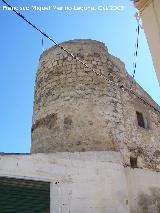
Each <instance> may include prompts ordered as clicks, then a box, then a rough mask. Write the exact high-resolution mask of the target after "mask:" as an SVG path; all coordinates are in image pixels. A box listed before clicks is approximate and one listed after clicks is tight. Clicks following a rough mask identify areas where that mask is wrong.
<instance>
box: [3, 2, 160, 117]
mask: <svg viewBox="0 0 160 213" xmlns="http://www.w3.org/2000/svg"><path fill="white" fill-rule="evenodd" d="M2 2H3V3H5V4H6V5H7V6H8V7H9V8H11V9H12V11H13V12H15V13H16V14H17V15H18V16H19V17H20V18H22V19H23V20H24V21H25V22H26V23H28V24H29V25H30V26H32V27H33V28H34V29H35V30H37V31H38V32H40V33H41V34H42V35H43V36H44V37H46V38H48V39H49V40H50V41H52V42H53V43H54V44H55V45H56V46H58V47H59V48H60V49H61V50H63V51H64V52H66V53H67V54H68V55H70V56H71V57H72V58H73V59H75V60H76V61H79V62H80V63H81V64H83V65H84V66H85V67H86V68H88V69H90V70H91V71H92V72H94V73H95V74H96V75H98V76H100V77H101V78H103V79H105V80H106V81H108V82H110V83H112V84H114V85H116V86H117V87H119V88H120V89H121V90H123V91H126V92H128V93H129V94H133V95H135V96H136V97H137V98H138V99H139V100H141V101H142V102H143V103H144V104H146V105H148V106H149V107H151V108H153V109H154V110H155V111H157V112H159V113H160V111H159V110H158V109H157V108H156V107H154V106H153V105H151V104H150V103H148V102H147V101H146V100H145V99H144V98H142V97H141V96H139V95H138V94H137V93H136V92H134V91H133V90H132V89H128V88H127V87H125V86H124V85H123V84H119V83H117V82H115V81H112V80H110V79H108V78H106V77H105V76H104V75H102V74H100V73H99V72H97V71H96V70H95V69H93V68H92V67H91V66H89V65H88V64H86V63H85V62H83V61H82V60H80V59H79V58H78V57H77V56H75V55H74V54H73V53H71V52H69V51H68V50H67V49H65V48H64V47H63V46H61V45H59V44H58V43H57V42H56V41H55V40H53V39H52V38H50V37H49V36H48V35H47V34H46V33H44V32H43V31H42V30H40V29H39V28H38V27H37V26H35V25H34V24H32V23H31V22H30V21H28V19H26V18H25V17H24V16H23V15H22V14H21V13H18V12H17V11H16V10H15V9H14V7H12V6H11V5H9V4H8V3H7V2H6V1H5V0H2ZM138 30H139V28H138ZM138 32H139V31H138Z"/></svg>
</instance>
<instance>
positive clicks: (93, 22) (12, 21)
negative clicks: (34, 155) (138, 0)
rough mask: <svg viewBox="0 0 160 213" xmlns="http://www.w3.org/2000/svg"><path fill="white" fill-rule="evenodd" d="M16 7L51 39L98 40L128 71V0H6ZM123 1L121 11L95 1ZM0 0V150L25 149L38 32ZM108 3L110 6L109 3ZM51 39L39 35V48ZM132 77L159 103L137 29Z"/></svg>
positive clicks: (131, 32)
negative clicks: (40, 8) (42, 8)
mask: <svg viewBox="0 0 160 213" xmlns="http://www.w3.org/2000/svg"><path fill="white" fill-rule="evenodd" d="M7 1H8V3H10V4H12V5H14V6H24V7H26V6H29V7H30V10H29V11H18V12H21V13H22V14H23V15H25V16H26V18H28V19H29V20H30V21H32V22H33V23H34V24H35V25H37V26H38V27H39V28H41V29H42V31H45V32H46V33H47V34H48V35H49V36H50V37H52V38H53V39H55V40H56V41H57V42H62V41H66V40H71V39H75V38H89V39H95V40H99V41H102V42H104V43H105V44H106V46H107V47H108V50H109V52H110V53H111V54H113V55H115V56H116V57H118V58H120V59H121V60H122V61H124V62H125V65H126V69H127V71H128V72H129V73H130V74H131V73H132V72H133V68H132V67H133V59H134V57H133V53H134V49H135V48H134V45H135V42H136V36H137V34H136V26H137V23H136V20H135V18H134V14H135V12H136V9H135V8H134V7H133V5H132V2H130V1H129V0H99V1H98V0H94V1H93V0H59V1H58V0H57V1H54V0H46V1H43V0H24V1H22V0H7ZM112 5H114V6H115V5H116V6H119V5H121V6H123V7H124V9H123V10H121V11H100V10H98V9H97V8H98V7H99V9H100V8H101V7H100V6H104V7H105V6H112ZM3 6H4V3H2V2H1V1H0V26H1V33H0V41H1V52H0V59H1V60H0V67H1V75H0V80H1V81H0V82H1V84H0V91H1V92H0V100H1V104H0V107H1V122H0V130H1V134H0V152H29V151H30V144H31V125H32V111H33V96H34V80H35V74H36V70H37V67H38V60H39V56H40V54H41V53H42V45H41V39H42V36H41V35H40V34H39V33H38V32H36V31H35V30H34V29H32V28H31V27H30V26H29V25H27V24H26V23H25V22H24V21H23V20H21V19H20V18H19V17H18V16H16V15H15V14H14V13H13V12H12V11H6V10H3ZM32 6H63V7H65V6H66V7H67V6H68V7H73V6H76V7H77V6H79V7H83V6H88V7H89V6H90V7H93V6H94V7H95V8H96V9H97V10H96V11H90V10H88V11H85V12H82V11H75V10H71V11H66V10H62V11H57V10H51V11H33V10H32V9H31V8H32ZM110 8H111V7H110ZM52 45H53V44H52V43H51V42H50V41H48V40H47V39H44V48H45V49H46V48H49V47H51V46H52ZM139 45H140V47H139V52H138V60H137V70H136V75H135V79H136V81H137V82H138V83H139V84H140V85H141V86H142V87H143V88H144V89H145V90H146V91H147V92H148V93H149V94H150V95H151V97H152V98H153V99H154V100H155V101H156V102H157V103H158V104H160V96H159V92H160V88H159V85H158V80H157V78H156V74H155V71H154V67H153V64H152V59H151V55H150V52H149V48H148V44H147V41H146V38H145V35H144V32H143V30H141V31H140V38H139Z"/></svg>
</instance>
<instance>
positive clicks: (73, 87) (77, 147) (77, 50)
mask: <svg viewBox="0 0 160 213" xmlns="http://www.w3.org/2000/svg"><path fill="white" fill-rule="evenodd" d="M62 45H63V46H64V47H65V48H66V49H68V50H70V51H72V52H73V53H74V54H75V55H77V56H78V57H79V58H80V59H82V60H84V61H86V62H87V63H88V64H91V66H92V67H93V68H95V69H96V70H98V71H99V72H100V73H102V74H104V75H105V76H106V77H107V78H109V79H113V78H114V79H115V80H116V81H118V77H119V76H117V75H116V72H118V71H119V70H118V69H117V68H116V67H114V73H113V72H112V64H111V63H110V61H109V59H108V57H109V54H108V52H107V49H106V48H105V46H104V45H103V44H102V43H100V42H96V41H90V40H75V41H71V42H66V43H63V44H62ZM120 101H121V100H120V92H119V91H118V89H117V87H116V86H112V85H111V84H110V83H108V82H106V81H104V80H103V79H101V78H99V77H97V76H96V75H95V74H94V73H93V72H91V71H90V70H89V69H86V68H84V65H82V64H80V63H79V62H77V61H76V60H74V59H72V57H70V56H67V54H66V53H65V52H63V51H62V50H61V49H59V48H58V47H53V48H51V49H49V50H48V51H46V52H45V53H44V54H42V56H41V58H40V67H39V69H38V72H37V78H36V86H35V103H34V114H33V127H32V152H55V151H71V152H72V151H89V150H99V151H102V150H118V143H117V140H118V139H117V138H116V132H119V131H122V130H121V128H122V125H121V123H122V120H121V119H122V116H121V114H122V107H121V103H120ZM46 116H47V118H48V119H50V120H52V119H53V120H52V121H49V122H45V120H46ZM40 123H41V124H40ZM51 123H52V125H50V124H51ZM47 124H48V125H47ZM117 126H118V128H117Z"/></svg>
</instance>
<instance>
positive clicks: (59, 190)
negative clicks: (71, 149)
mask: <svg viewBox="0 0 160 213" xmlns="http://www.w3.org/2000/svg"><path fill="white" fill-rule="evenodd" d="M121 162H122V161H121V156H120V153H118V152H111V151H107V152H81V153H78V152H76V153H54V154H31V155H23V154H18V155H16V154H15V155H7V154H4V155H0V176H6V177H15V178H25V179H33V180H43V181H49V182H51V187H50V191H51V213H81V212H83V213H129V212H132V213H158V212H160V173H158V172H155V171H152V170H148V169H131V168H124V167H123V165H122V163H121Z"/></svg>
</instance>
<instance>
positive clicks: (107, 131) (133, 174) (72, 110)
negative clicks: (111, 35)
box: [0, 39, 160, 213]
mask: <svg viewBox="0 0 160 213" xmlns="http://www.w3.org/2000/svg"><path fill="white" fill-rule="evenodd" d="M61 45H62V46H63V47H64V48H65V49H67V50H69V51H71V52H72V53H73V55H75V56H76V57H78V58H79V59H80V60H82V61H84V62H85V63H86V64H88V66H89V67H91V69H90V68H86V67H85V66H84V65H83V64H82V63H80V62H79V61H77V60H76V59H75V58H74V57H71V56H70V55H68V54H66V52H64V51H62V50H61V49H60V48H59V47H58V46H54V47H52V48H50V49H48V50H46V51H45V52H44V53H43V54H42V55H41V57H40V61H39V67H38V70H37V75H36V82H35V97H34V110H33V124H32V147H31V154H29V155H25V154H19V155H18V154H17V155H16V154H15V155H8V154H1V156H0V168H1V170H0V176H1V178H2V180H1V179H0V182H4V180H3V178H8V180H7V183H6V182H5V183H6V184H7V188H8V185H9V186H10V184H9V183H10V182H14V183H15V179H17V180H18V179H19V180H22V179H23V181H24V180H28V179H29V180H32V181H41V182H40V183H37V187H38V190H40V187H41V188H42V189H43V192H44V188H45V186H46V185H45V184H44V185H43V184H42V182H44V183H46V184H47V183H49V184H50V188H49V193H50V204H49V207H46V210H45V212H48V211H49V210H48V209H47V208H50V212H52V213H60V212H61V213H62V212H63V213H69V212H70V213H81V212H86V213H90V212H92V213H103V212H107V213H112V212H113V213H114V212H118V213H125V212H126V213H129V212H132V213H144V212H145V213H149V212H153V213H158V212H159V211H160V187H159V184H160V173H159V171H160V107H159V106H158V105H157V104H156V103H155V102H154V101H153V100H152V98H151V97H150V96H149V95H148V94H147V93H146V92H145V91H144V90H143V89H142V88H141V87H140V86H139V85H138V84H137V83H136V82H135V81H134V80H133V79H132V78H131V76H129V74H128V73H127V71H126V70H125V65H124V63H123V62H122V61H120V60H119V59H118V58H116V57H114V56H112V55H111V54H110V53H109V52H108V50H107V47H105V45H104V44H103V43H101V42H98V41H94V40H88V39H86V40H85V39H82V40H72V41H68V42H64V43H62V44H61ZM92 69H94V70H95V71H96V73H98V74H96V73H95V72H94V71H93V70H92ZM100 75H101V76H100ZM13 179H14V180H13ZM16 184H17V183H16ZM26 185H27V183H25V187H26ZM32 185H34V184H33V183H32ZM35 185H36V183H35ZM46 187H47V186H46ZM45 193H47V192H45ZM36 194H38V193H36ZM46 198H47V195H46ZM34 200H36V197H35V198H34ZM45 202H46V203H47V200H46V201H45ZM0 205H1V199H0ZM35 205H36V204H35ZM0 208H1V207H0ZM43 208H44V206H43ZM35 212H36V211H35ZM43 212H44V210H43Z"/></svg>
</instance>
